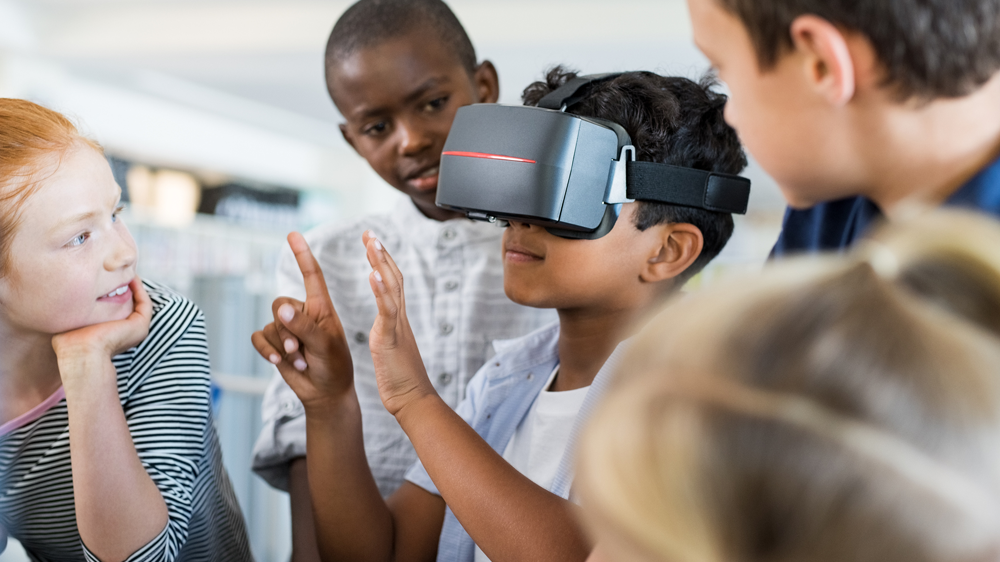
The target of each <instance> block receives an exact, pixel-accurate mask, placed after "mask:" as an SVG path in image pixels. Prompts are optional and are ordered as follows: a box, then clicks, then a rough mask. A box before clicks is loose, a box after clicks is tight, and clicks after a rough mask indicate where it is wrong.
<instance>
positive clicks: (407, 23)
mask: <svg viewBox="0 0 1000 562" xmlns="http://www.w3.org/2000/svg"><path fill="white" fill-rule="evenodd" d="M418 31H419V32H423V33H424V34H425V35H426V37H427V39H428V40H438V41H442V42H443V43H444V44H445V45H447V46H448V48H449V49H450V50H451V51H452V52H453V53H454V54H455V56H456V57H457V58H458V61H459V62H460V63H461V64H462V66H463V67H464V68H465V70H466V71H467V72H468V73H469V75H470V76H471V75H472V74H473V73H475V71H476V49H475V48H474V47H473V46H472V41H471V40H470V39H469V35H468V34H467V33H466V32H465V28H464V27H462V24H461V22H459V21H458V18H457V17H455V14H454V13H453V12H452V11H451V8H449V7H448V5H447V4H445V3H444V2H442V1H441V0H360V1H359V2H357V3H355V4H354V5H352V6H351V7H350V8H348V9H347V11H345V12H344V14H343V15H341V16H340V19H338V20H337V23H336V24H334V26H333V31H331V32H330V38H329V39H328V40H327V43H326V68H327V72H328V73H329V71H330V68H332V67H333V66H334V65H335V64H336V63H337V62H339V61H341V60H343V58H344V57H346V56H348V55H350V54H352V53H355V52H357V51H358V50H360V49H365V48H368V47H372V46H375V45H379V44H381V43H384V42H385V41H388V40H391V39H395V38H397V37H403V36H405V35H408V34H410V33H414V32H418ZM327 83H329V75H328V76H327Z"/></svg>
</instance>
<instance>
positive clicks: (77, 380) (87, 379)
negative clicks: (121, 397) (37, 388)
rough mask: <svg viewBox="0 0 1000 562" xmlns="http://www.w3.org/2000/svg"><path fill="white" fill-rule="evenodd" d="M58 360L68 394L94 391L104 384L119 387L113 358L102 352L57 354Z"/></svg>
mask: <svg viewBox="0 0 1000 562" xmlns="http://www.w3.org/2000/svg"><path fill="white" fill-rule="evenodd" d="M56 361H57V364H58V366H59V377H60V378H61V379H62V383H63V389H65V391H66V395H67V396H70V395H76V394H78V393H79V392H94V391H97V390H99V389H101V388H103V387H104V386H108V387H114V388H115V389H117V375H118V373H117V371H116V370H115V367H114V365H113V364H112V363H111V358H110V357H107V356H105V355H104V354H103V353H101V352H98V351H91V352H89V353H84V352H82V351H80V352H75V353H72V354H57V355H56ZM104 383H106V384H104Z"/></svg>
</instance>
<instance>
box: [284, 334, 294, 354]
mask: <svg viewBox="0 0 1000 562" xmlns="http://www.w3.org/2000/svg"><path fill="white" fill-rule="evenodd" d="M293 351H295V342H294V341H292V338H288V339H287V340H285V352H286V353H291V352H293Z"/></svg>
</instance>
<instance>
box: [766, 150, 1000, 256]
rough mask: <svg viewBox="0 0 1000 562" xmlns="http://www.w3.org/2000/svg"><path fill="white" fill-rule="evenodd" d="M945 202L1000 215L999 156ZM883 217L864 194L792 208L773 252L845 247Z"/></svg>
mask: <svg viewBox="0 0 1000 562" xmlns="http://www.w3.org/2000/svg"><path fill="white" fill-rule="evenodd" d="M944 205H946V206H953V207H961V208H967V209H973V210H979V211H982V212H984V213H987V214H991V215H994V216H998V217H1000V159H997V160H995V161H993V162H992V163H991V164H990V165H989V166H987V167H986V168H984V169H982V170H980V172H979V173H978V174H976V175H975V176H974V177H973V178H972V179H970V180H969V181H968V182H966V183H965V185H963V186H962V187H960V188H959V189H958V191H956V192H955V193H953V194H951V196H950V197H948V199H947V200H946V201H945V202H944ZM881 218H882V211H881V210H880V209H879V208H878V206H876V205H875V203H873V202H872V201H870V200H868V199H866V198H864V197H849V198H847V199H840V200H837V201H831V202H829V203H821V204H819V205H816V206H815V207H812V208H809V209H802V210H797V209H792V208H789V209H788V211H786V212H785V222H784V225H783V227H782V230H781V235H780V236H779V237H778V242H777V243H776V244H775V245H774V249H773V250H771V256H772V257H781V256H786V255H789V254H797V253H801V252H822V251H828V250H843V249H846V248H848V247H850V246H852V245H853V244H854V241H855V240H857V239H858V238H861V237H862V236H864V235H865V233H866V232H867V231H868V229H869V227H870V226H871V224H872V223H873V222H875V221H877V220H879V219H881Z"/></svg>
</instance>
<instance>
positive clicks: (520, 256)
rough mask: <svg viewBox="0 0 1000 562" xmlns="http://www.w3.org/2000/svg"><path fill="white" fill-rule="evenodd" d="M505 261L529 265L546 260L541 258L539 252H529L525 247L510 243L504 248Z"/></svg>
mask: <svg viewBox="0 0 1000 562" xmlns="http://www.w3.org/2000/svg"><path fill="white" fill-rule="evenodd" d="M503 254H504V260H506V261H512V262H518V263H529V262H536V261H541V260H543V259H545V258H543V257H542V256H540V255H539V254H538V253H537V252H534V251H532V250H529V249H527V248H525V247H524V246H521V245H520V244H516V243H509V244H506V245H505V246H504V252H503Z"/></svg>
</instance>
